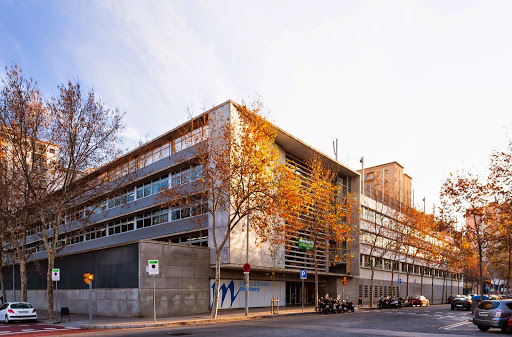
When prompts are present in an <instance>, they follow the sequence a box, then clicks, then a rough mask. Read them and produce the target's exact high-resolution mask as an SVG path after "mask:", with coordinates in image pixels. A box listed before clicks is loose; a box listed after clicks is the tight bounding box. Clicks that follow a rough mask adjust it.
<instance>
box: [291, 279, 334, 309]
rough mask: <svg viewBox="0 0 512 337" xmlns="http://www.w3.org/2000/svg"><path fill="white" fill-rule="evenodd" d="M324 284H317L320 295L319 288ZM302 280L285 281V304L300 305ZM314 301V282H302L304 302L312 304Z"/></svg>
mask: <svg viewBox="0 0 512 337" xmlns="http://www.w3.org/2000/svg"><path fill="white" fill-rule="evenodd" d="M322 286H323V288H324V289H325V285H323V284H320V285H319V295H318V296H322V295H321V294H322V292H321V289H322ZM301 294H302V282H286V305H302V296H301ZM314 302H315V283H314V282H304V304H305V305H308V304H313V303H314Z"/></svg>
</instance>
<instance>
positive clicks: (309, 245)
mask: <svg viewBox="0 0 512 337" xmlns="http://www.w3.org/2000/svg"><path fill="white" fill-rule="evenodd" d="M299 249H304V250H312V249H313V241H310V240H306V239H303V238H302V237H300V238H299Z"/></svg>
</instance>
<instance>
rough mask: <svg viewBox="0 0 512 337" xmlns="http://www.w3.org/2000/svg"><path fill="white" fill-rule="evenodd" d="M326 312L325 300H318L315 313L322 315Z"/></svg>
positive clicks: (321, 298)
mask: <svg viewBox="0 0 512 337" xmlns="http://www.w3.org/2000/svg"><path fill="white" fill-rule="evenodd" d="M325 310H326V305H325V300H324V298H323V297H320V298H319V299H318V306H317V307H316V308H315V311H316V312H317V313H319V314H323V313H324V311H325Z"/></svg>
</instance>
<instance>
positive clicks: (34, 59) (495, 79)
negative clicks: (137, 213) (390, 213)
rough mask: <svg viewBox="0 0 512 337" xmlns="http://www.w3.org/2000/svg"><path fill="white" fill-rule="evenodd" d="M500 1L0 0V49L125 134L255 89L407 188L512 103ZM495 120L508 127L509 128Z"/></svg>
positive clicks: (464, 163) (418, 190) (475, 151)
mask: <svg viewBox="0 0 512 337" xmlns="http://www.w3.org/2000/svg"><path fill="white" fill-rule="evenodd" d="M510 13H512V2H508V1H320V2H312V1H253V2H249V1H220V0H219V1H144V2H142V1H81V2H79V1H6V0H0V64H1V65H9V64H10V63H11V62H15V63H17V64H18V65H20V66H21V67H22V68H23V71H24V72H25V74H27V75H29V76H32V77H33V78H34V79H36V80H37V81H38V83H39V86H40V87H41V88H42V89H43V90H44V91H45V92H46V93H47V94H48V95H51V94H54V93H55V92H56V87H57V85H58V84H59V83H62V82H65V81H67V80H69V79H74V78H78V79H80V80H81V82H82V84H83V85H85V86H86V87H88V88H94V89H95V91H96V93H97V95H98V96H99V97H100V98H101V99H102V100H104V101H105V102H107V104H108V105H109V106H111V107H119V108H120V109H121V110H124V111H126V124H127V129H126V131H125V137H126V146H127V147H129V148H133V147H134V146H135V145H136V144H137V141H138V139H140V138H144V137H145V136H146V135H148V137H149V138H150V139H151V138H153V137H155V136H157V135H159V134H161V133H163V132H165V131H167V130H169V129H170V128H172V127H174V126H176V124H178V123H181V122H184V121H185V120H186V119H187V116H188V112H187V109H189V110H191V111H193V112H194V113H196V114H197V113H199V112H200V111H201V110H202V109H203V108H209V107H211V106H213V105H216V104H219V103H222V102H224V101H226V100H227V99H234V100H236V101H240V100H242V99H246V100H250V99H253V98H255V97H257V96H258V95H261V96H262V100H263V102H264V103H265V105H266V107H267V108H268V109H269V110H270V111H271V114H270V116H271V119H272V121H273V122H275V123H276V124H277V125H279V126H280V127H281V128H283V129H284V130H286V131H288V132H290V133H292V134H294V135H295V136H297V137H298V138H300V139H302V140H304V141H306V142H308V143H310V144H311V145H312V146H314V147H316V148H317V149H320V150H322V151H323V152H325V153H326V154H329V155H332V145H331V143H332V140H334V139H335V138H336V137H337V138H339V143H340V156H339V159H340V161H341V162H343V163H344V164H348V165H349V166H350V167H352V168H354V169H359V168H360V164H359V158H360V157H361V156H363V155H364V156H365V161H366V165H367V166H369V165H377V164H380V163H385V162H390V161H395V160H396V161H398V162H399V163H401V164H402V165H403V166H404V167H405V170H406V172H407V173H408V174H409V175H411V176H412V177H413V188H414V190H415V195H416V201H418V202H419V201H420V200H421V198H422V197H423V196H426V198H427V205H429V206H427V207H428V208H431V206H430V205H432V203H434V202H435V200H436V199H437V195H438V192H439V187H440V185H441V183H442V181H443V179H444V178H445V177H447V175H448V174H449V173H450V172H453V171H455V170H457V169H464V168H466V169H468V168H471V167H473V166H475V167H477V168H481V167H484V166H485V164H486V162H487V158H488V156H489V154H490V152H491V150H492V149H494V148H496V147H499V146H500V144H501V145H503V144H505V142H506V137H505V134H506V130H507V129H506V128H505V126H507V125H510V121H511V120H510V119H511V117H510V116H512V114H511V113H510V110H511V107H512V95H511V94H510V93H511V92H512V91H511V89H512V66H511V61H510V60H512V45H511V44H510V43H509V41H510V36H512V34H511V33H512V21H511V20H510ZM508 130H510V127H508Z"/></svg>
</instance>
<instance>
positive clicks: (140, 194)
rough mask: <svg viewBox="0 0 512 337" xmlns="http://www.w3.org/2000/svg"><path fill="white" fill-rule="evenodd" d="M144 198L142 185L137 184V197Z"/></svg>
mask: <svg viewBox="0 0 512 337" xmlns="http://www.w3.org/2000/svg"><path fill="white" fill-rule="evenodd" d="M141 198H144V186H143V185H141V186H137V199H141Z"/></svg>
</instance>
